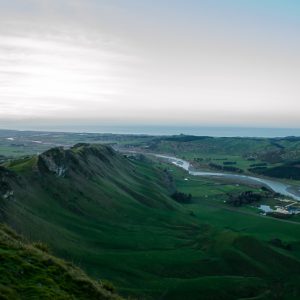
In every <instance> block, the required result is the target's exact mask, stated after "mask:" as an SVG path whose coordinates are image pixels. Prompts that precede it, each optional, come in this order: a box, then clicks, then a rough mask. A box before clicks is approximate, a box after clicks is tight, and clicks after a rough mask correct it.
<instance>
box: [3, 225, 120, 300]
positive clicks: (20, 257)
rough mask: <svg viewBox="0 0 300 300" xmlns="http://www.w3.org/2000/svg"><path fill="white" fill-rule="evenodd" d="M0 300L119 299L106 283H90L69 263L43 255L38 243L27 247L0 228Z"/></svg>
mask: <svg viewBox="0 0 300 300" xmlns="http://www.w3.org/2000/svg"><path fill="white" fill-rule="evenodd" d="M0 262H1V264H0V273H1V276H0V299H3V300H4V299H7V300H18V299H70V300H71V299H82V300H85V299H99V300H100V299H103V300H113V299H115V300H117V299H121V298H120V297H118V296H116V295H114V294H112V293H111V292H110V291H108V290H107V289H109V288H110V286H109V285H108V284H107V283H106V282H103V283H102V282H101V281H99V282H96V281H94V280H91V279H90V278H89V277H88V276H87V275H86V274H85V273H84V272H83V271H82V270H80V269H79V268H77V267H75V266H74V265H73V264H71V263H67V262H65V261H63V260H62V259H58V258H56V257H54V256H52V255H50V254H48V253H47V248H46V247H45V245H43V244H41V243H35V244H29V243H27V242H26V241H25V240H24V239H23V238H22V237H21V236H19V235H17V234H16V233H15V232H14V231H12V230H11V229H10V228H9V227H7V226H4V225H0Z"/></svg>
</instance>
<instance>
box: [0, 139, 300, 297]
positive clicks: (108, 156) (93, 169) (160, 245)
mask: <svg viewBox="0 0 300 300" xmlns="http://www.w3.org/2000/svg"><path fill="white" fill-rule="evenodd" d="M164 169H165V166H163V165H161V166H157V165H155V164H154V163H152V162H150V161H148V160H147V159H145V158H143V157H135V158H134V157H132V158H127V157H124V156H123V155H120V154H118V153H116V152H115V151H113V150H112V149H111V148H110V147H107V146H101V145H87V144H78V145H76V146H74V147H73V148H71V149H69V150H63V149H62V148H54V149H51V150H49V151H47V152H45V153H43V154H42V155H39V156H33V157H28V158H24V159H20V160H17V161H12V162H10V163H8V164H6V166H5V168H4V167H3V168H1V169H0V187H1V188H0V195H1V197H0V198H2V199H1V200H0V211H1V219H2V220H4V221H5V222H6V223H8V224H9V225H11V226H12V227H13V228H14V229H16V230H17V231H18V232H21V233H23V234H24V235H25V236H26V237H27V238H29V239H30V240H33V241H34V240H38V241H42V242H44V243H47V244H48V245H49V247H50V249H52V250H53V252H54V253H55V254H56V255H59V256H61V257H64V258H67V259H68V260H70V261H72V262H74V263H75V264H77V265H79V266H81V267H82V268H83V269H84V270H86V271H87V272H88V274H89V275H91V276H92V277H94V278H95V279H99V278H107V279H109V280H110V281H112V282H113V283H114V284H115V285H116V287H117V289H118V291H119V292H120V293H121V294H123V295H134V296H136V297H138V298H140V299H224V300H225V299H240V298H247V299H298V298H299V296H300V291H299V288H298V283H299V276H300V272H299V270H300V262H299V258H300V256H299V255H298V254H299V253H298V252H299V251H298V250H299V247H298V246H297V245H300V241H299V236H300V226H299V225H297V226H298V227H296V225H295V226H292V225H290V224H288V223H280V222H279V221H277V220H267V221H265V219H262V218H260V217H258V216H251V217H247V216H246V217H245V216H243V215H242V216H241V217H240V216H239V214H237V212H234V211H228V212H226V211H225V213H224V215H223V214H222V208H220V207H217V208H214V207H209V206H206V205H205V203H201V202H199V203H197V202H195V203H193V204H192V205H186V206H182V205H180V204H178V203H176V202H175V201H174V200H172V199H171V198H170V196H169V195H170V193H171V189H172V187H174V185H176V186H177V188H179V189H180V190H182V191H184V192H188V191H189V190H190V191H192V193H193V194H195V193H196V192H195V191H193V189H196V186H190V187H188V186H184V185H183V183H182V182H183V181H182V180H180V177H181V176H182V175H181V173H178V174H177V173H176V172H173V174H174V175H173V179H172V178H170V176H169V173H168V172H165V171H164ZM208 189H209V188H208ZM199 193H201V188H199ZM196 200H197V199H196ZM222 218H223V219H222ZM243 222H244V223H243ZM247 222H249V226H248V225H247ZM228 223H231V224H230V226H228ZM235 223H236V225H237V226H235ZM255 226H256V227H255ZM264 226H266V228H265V227H264ZM260 227H261V228H260ZM281 227H282V228H284V230H285V231H286V238H289V239H290V240H293V246H294V248H293V250H292V251H288V250H286V249H282V248H278V247H273V246H272V245H270V244H269V243H268V241H267V240H266V235H267V234H269V235H271V233H272V231H273V230H278V231H279V233H278V235H279V236H280V237H281V233H280V232H282V230H281V229H280V228H281ZM245 228H248V229H251V230H253V231H252V232H251V230H246V229H245ZM255 228H256V229H255ZM258 228H260V229H261V233H263V232H265V234H266V235H265V236H264V235H263V234H262V235H261V236H259V235H257V236H256V234H255V233H254V231H255V230H257V229H258ZM289 231H290V232H289ZM297 247H298V248H297Z"/></svg>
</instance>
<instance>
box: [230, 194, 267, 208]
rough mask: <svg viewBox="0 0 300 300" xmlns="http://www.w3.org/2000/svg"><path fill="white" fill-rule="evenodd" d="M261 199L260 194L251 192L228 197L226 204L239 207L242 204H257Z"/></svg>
mask: <svg viewBox="0 0 300 300" xmlns="http://www.w3.org/2000/svg"><path fill="white" fill-rule="evenodd" d="M261 199H262V195H261V194H258V193H254V192H252V191H246V192H242V193H240V194H238V195H229V200H228V201H227V202H228V203H229V204H231V205H233V206H241V205H243V204H249V203H253V202H258V201H260V200H261Z"/></svg>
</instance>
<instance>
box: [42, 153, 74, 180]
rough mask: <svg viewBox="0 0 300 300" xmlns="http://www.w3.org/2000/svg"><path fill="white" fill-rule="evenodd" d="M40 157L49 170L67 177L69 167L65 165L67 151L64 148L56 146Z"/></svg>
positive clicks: (59, 175)
mask: <svg viewBox="0 0 300 300" xmlns="http://www.w3.org/2000/svg"><path fill="white" fill-rule="evenodd" d="M39 159H40V160H41V162H42V163H43V165H44V167H46V169H47V170H48V171H50V172H51V173H54V174H55V175H57V176H58V177H65V175H66V172H67V169H68V168H67V166H66V165H65V153H64V151H63V150H62V149H60V148H56V149H55V150H52V151H48V152H46V153H44V154H41V155H40V157H39Z"/></svg>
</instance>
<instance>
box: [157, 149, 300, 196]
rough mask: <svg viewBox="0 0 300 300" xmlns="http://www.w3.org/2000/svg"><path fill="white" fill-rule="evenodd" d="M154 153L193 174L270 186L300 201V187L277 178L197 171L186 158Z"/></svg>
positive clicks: (275, 190) (277, 191)
mask: <svg viewBox="0 0 300 300" xmlns="http://www.w3.org/2000/svg"><path fill="white" fill-rule="evenodd" d="M152 155H154V156H155V157H158V158H161V159H165V160H167V161H169V162H170V163H172V164H174V165H176V166H178V167H180V168H182V169H184V170H186V171H188V172H189V174H190V175H193V176H205V177H221V178H226V179H229V180H230V181H232V182H235V183H243V184H255V185H262V186H265V187H268V188H270V189H271V190H273V191H274V192H276V193H280V194H282V195H284V196H288V197H291V198H293V199H294V200H297V201H300V187H294V186H291V185H289V184H286V183H283V182H280V181H276V180H271V179H265V178H260V177H254V176H248V175H240V174H230V173H221V172H210V171H197V170H193V169H192V167H191V164H190V163H189V162H188V161H186V160H183V159H180V158H177V157H173V156H168V155H161V154H152Z"/></svg>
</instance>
